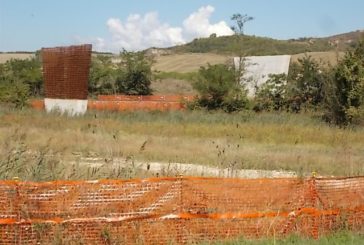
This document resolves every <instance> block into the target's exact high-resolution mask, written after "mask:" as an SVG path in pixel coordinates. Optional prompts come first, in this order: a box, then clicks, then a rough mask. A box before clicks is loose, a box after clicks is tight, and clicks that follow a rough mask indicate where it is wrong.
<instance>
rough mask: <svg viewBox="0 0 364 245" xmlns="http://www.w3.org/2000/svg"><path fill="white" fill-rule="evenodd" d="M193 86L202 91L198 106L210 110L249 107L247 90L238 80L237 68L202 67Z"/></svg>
mask: <svg viewBox="0 0 364 245" xmlns="http://www.w3.org/2000/svg"><path fill="white" fill-rule="evenodd" d="M238 81H239V80H238ZM193 87H194V88H195V89H196V90H197V91H198V92H199V93H200V97H199V99H198V101H197V104H198V106H200V107H203V108H206V109H208V110H216V109H222V110H224V111H226V112H233V111H240V110H243V109H245V108H246V107H247V97H246V91H245V90H244V89H243V87H242V86H241V85H240V83H239V82H237V79H236V72H235V70H234V69H232V68H229V67H228V66H227V65H223V64H218V65H210V64H208V66H207V67H201V68H200V70H199V72H198V76H197V78H196V81H195V82H194V83H193Z"/></svg>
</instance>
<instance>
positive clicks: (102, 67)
mask: <svg viewBox="0 0 364 245" xmlns="http://www.w3.org/2000/svg"><path fill="white" fill-rule="evenodd" d="M115 81H116V71H115V67H114V64H113V63H112V59H111V57H110V56H106V55H98V56H97V57H95V58H93V59H92V61H91V68H90V76H89V87H88V90H89V93H90V94H115V93H116V92H117V87H116V83H115Z"/></svg>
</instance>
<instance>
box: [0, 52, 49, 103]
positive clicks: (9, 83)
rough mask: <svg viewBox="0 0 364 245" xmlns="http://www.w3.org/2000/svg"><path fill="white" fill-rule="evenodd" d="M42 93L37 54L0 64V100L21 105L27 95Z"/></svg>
mask: <svg viewBox="0 0 364 245" xmlns="http://www.w3.org/2000/svg"><path fill="white" fill-rule="evenodd" d="M42 93H43V81H42V73H41V63H40V59H39V56H36V57H35V58H32V59H26V60H20V59H11V60H9V61H7V62H6V63H4V64H0V101H1V102H4V103H11V104H14V105H15V106H16V107H18V108H21V107H23V106H24V105H25V104H26V102H27V99H28V98H29V96H40V95H41V94H42Z"/></svg>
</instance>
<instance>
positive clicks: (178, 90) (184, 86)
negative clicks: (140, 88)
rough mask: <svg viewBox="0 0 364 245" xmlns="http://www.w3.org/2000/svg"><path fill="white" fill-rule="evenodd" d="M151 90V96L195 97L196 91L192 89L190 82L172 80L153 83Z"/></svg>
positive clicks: (166, 79)
mask: <svg viewBox="0 0 364 245" xmlns="http://www.w3.org/2000/svg"><path fill="white" fill-rule="evenodd" d="M151 88H152V90H153V94H163V95H167V94H171V95H196V91H195V90H194V89H193V87H192V85H191V82H188V81H186V80H180V79H174V78H165V79H160V80H157V81H153V82H152V85H151Z"/></svg>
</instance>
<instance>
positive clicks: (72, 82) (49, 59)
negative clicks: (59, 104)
mask: <svg viewBox="0 0 364 245" xmlns="http://www.w3.org/2000/svg"><path fill="white" fill-rule="evenodd" d="M91 51H92V45H91V44H85V45H78V46H69V47H55V48H42V59H43V76H44V88H45V97H46V98H51V99H79V100H86V99H87V95H88V76H89V70H90V64H91Z"/></svg>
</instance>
